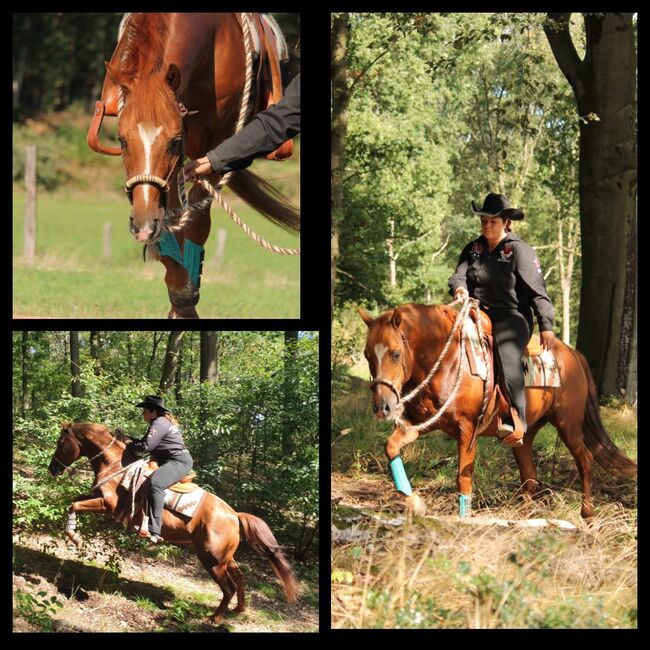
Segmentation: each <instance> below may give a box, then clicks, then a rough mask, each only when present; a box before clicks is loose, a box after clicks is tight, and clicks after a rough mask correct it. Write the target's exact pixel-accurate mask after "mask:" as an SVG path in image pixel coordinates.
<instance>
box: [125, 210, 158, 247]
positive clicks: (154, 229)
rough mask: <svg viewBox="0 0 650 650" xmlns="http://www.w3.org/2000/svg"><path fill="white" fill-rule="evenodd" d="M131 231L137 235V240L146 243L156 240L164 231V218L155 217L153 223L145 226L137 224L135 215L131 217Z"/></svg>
mask: <svg viewBox="0 0 650 650" xmlns="http://www.w3.org/2000/svg"><path fill="white" fill-rule="evenodd" d="M129 231H130V232H131V234H132V235H133V236H134V237H135V239H136V241H138V242H141V243H143V244H146V243H147V242H155V241H156V240H157V239H158V238H159V237H160V233H161V231H162V219H158V218H155V219H153V221H152V223H151V224H149V223H147V224H146V225H144V226H136V224H135V220H134V219H133V217H132V216H131V217H129Z"/></svg>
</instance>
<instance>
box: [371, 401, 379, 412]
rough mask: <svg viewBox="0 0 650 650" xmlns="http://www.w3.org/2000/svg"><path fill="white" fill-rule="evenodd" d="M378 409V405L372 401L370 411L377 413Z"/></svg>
mask: <svg viewBox="0 0 650 650" xmlns="http://www.w3.org/2000/svg"><path fill="white" fill-rule="evenodd" d="M378 410H379V407H378V406H377V405H376V404H375V403H374V402H373V403H372V412H373V413H377V411H378Z"/></svg>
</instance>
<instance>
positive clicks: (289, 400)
mask: <svg viewBox="0 0 650 650" xmlns="http://www.w3.org/2000/svg"><path fill="white" fill-rule="evenodd" d="M297 354H298V332H285V333H284V424H283V426H282V453H283V454H284V455H285V456H288V455H290V454H291V453H292V452H293V449H294V442H293V434H294V433H295V430H296V428H297V425H298V415H299V414H298V412H297V407H298V404H297V402H298V395H297V393H298V391H297V390H296V386H297V383H298V381H299V377H298V376H297V370H296V355H297Z"/></svg>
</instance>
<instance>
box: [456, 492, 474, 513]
mask: <svg viewBox="0 0 650 650" xmlns="http://www.w3.org/2000/svg"><path fill="white" fill-rule="evenodd" d="M458 499H459V502H460V513H459V514H460V516H461V517H469V516H470V514H471V512H472V495H471V494H459V495H458Z"/></svg>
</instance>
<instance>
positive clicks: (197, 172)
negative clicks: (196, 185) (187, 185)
mask: <svg viewBox="0 0 650 650" xmlns="http://www.w3.org/2000/svg"><path fill="white" fill-rule="evenodd" d="M183 169H184V171H185V179H186V180H188V181H194V180H196V177H197V176H205V175H206V174H210V173H211V172H212V165H211V164H210V161H209V160H208V159H207V158H198V159H197V160H190V161H189V162H188V163H186V164H185V167H184V168H183Z"/></svg>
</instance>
